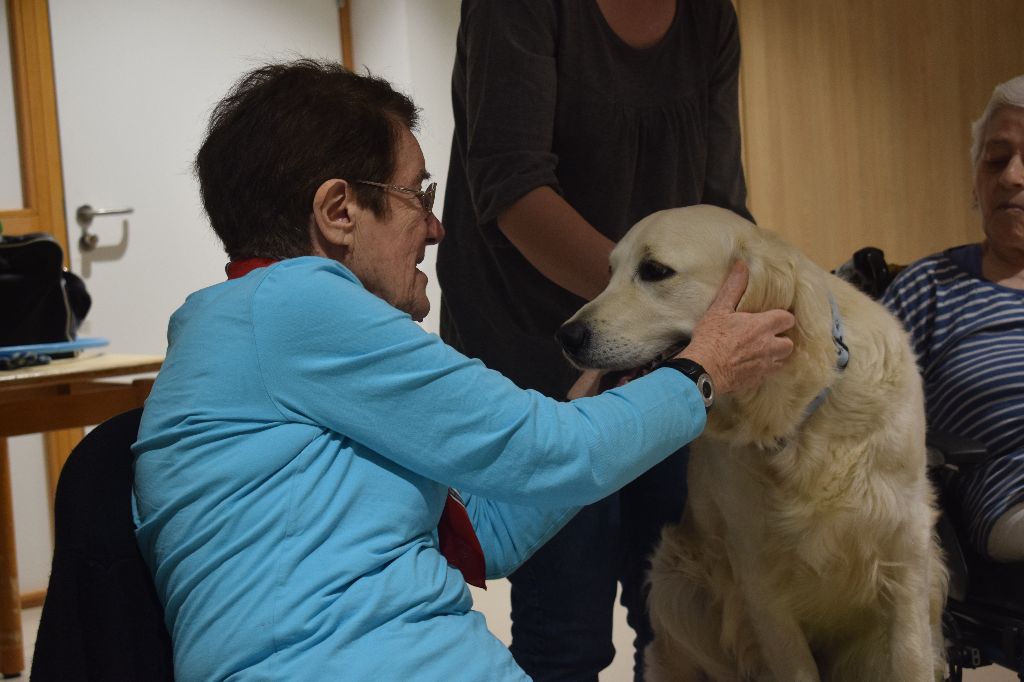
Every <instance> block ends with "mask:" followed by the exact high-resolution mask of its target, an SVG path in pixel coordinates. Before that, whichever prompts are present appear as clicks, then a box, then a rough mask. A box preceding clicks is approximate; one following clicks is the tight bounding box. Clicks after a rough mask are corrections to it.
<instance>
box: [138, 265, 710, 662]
mask: <svg viewBox="0 0 1024 682" xmlns="http://www.w3.org/2000/svg"><path fill="white" fill-rule="evenodd" d="M168 341H169V348H168V354H167V359H166V361H165V363H164V365H163V368H162V369H161V371H160V374H159V376H158V377H157V380H156V384H155V386H154V387H153V392H152V394H151V395H150V397H149V400H147V402H146V408H145V412H144V415H143V419H142V427H141V431H140V435H139V440H138V442H137V443H136V444H135V452H136V455H137V460H136V466H135V498H134V502H135V508H136V515H137V518H136V522H137V524H138V531H137V536H138V540H139V545H140V547H141V549H142V552H143V555H144V556H145V558H146V560H147V562H148V563H149V565H150V567H151V569H152V571H153V574H154V578H155V582H156V587H157V591H158V593H159V595H160V598H161V600H162V601H163V604H164V607H165V613H166V620H167V625H168V629H169V630H170V632H171V636H172V639H173V643H174V658H175V667H176V675H177V677H178V678H179V679H181V680H203V681H207V680H219V679H232V680H255V679H261V680H262V679H273V680H286V679H287V680H341V679H345V680H413V679H415V680H439V681H440V680H445V681H449V680H489V681H494V680H523V679H526V676H525V675H524V674H523V672H522V671H521V670H520V669H519V668H518V667H517V666H516V664H515V662H514V661H513V659H512V657H511V656H510V655H509V653H508V651H507V650H506V648H505V647H504V646H503V645H502V644H501V642H499V641H498V640H497V639H496V638H495V637H493V636H492V635H491V634H490V633H489V632H488V630H487V626H486V623H485V622H484V618H483V616H481V615H480V614H479V613H477V612H475V611H473V610H472V597H471V595H470V592H469V590H468V589H467V587H466V584H465V582H464V581H463V579H462V575H461V574H460V573H459V571H458V570H456V569H454V568H452V567H450V566H449V565H448V564H447V562H446V561H445V559H444V557H443V556H442V555H441V553H440V552H439V550H438V543H437V533H436V527H437V522H438V519H439V517H440V515H441V510H442V508H443V506H444V501H445V495H446V491H447V488H448V486H452V487H455V488H457V489H458V490H460V491H461V492H462V494H463V497H464V498H465V499H466V504H467V508H468V511H469V514H470V518H471V519H472V521H473V525H474V527H475V529H476V531H477V534H478V535H479V538H480V542H481V545H482V546H483V549H484V553H485V556H486V560H487V573H488V577H494V578H496V577H500V576H503V575H506V574H507V573H509V572H511V571H512V570H513V569H514V568H515V567H516V566H518V565H519V564H520V563H522V562H523V561H524V560H525V559H526V558H527V557H528V556H529V555H530V554H531V553H532V552H533V551H534V550H535V549H536V548H537V547H538V546H539V545H541V544H542V543H543V542H544V541H545V540H546V539H548V538H549V537H551V535H552V534H554V533H555V532H556V531H557V530H558V529H559V528H560V527H561V526H562V525H563V524H564V523H565V522H566V521H567V520H568V519H569V518H570V517H571V516H572V514H573V513H575V511H576V509H577V508H578V506H580V505H584V504H587V503H590V502H593V501H595V500H598V499H600V498H602V497H605V496H606V495H608V494H609V493H611V492H613V491H614V490H616V489H618V488H619V487H621V486H622V485H623V484H625V483H626V482H628V481H630V480H631V479H633V478H634V477H636V476H638V475H639V474H640V473H642V472H643V471H645V470H646V469H648V468H650V467H651V466H652V465H654V464H655V463H657V462H658V461H660V460H661V459H662V458H663V457H665V456H667V455H668V454H669V453H671V452H673V451H675V450H676V449H677V448H679V447H680V446H681V445H682V444H683V443H685V442H688V441H690V440H692V439H693V438H695V437H696V436H697V435H698V434H699V433H700V431H701V429H702V428H703V426H704V419H705V411H704V407H703V403H702V402H701V400H700V396H699V394H698V392H697V390H696V388H695V386H694V384H693V382H691V381H689V380H687V379H686V378H685V377H683V376H682V375H681V374H679V373H678V372H675V371H674V370H671V369H662V370H658V371H655V372H653V373H652V374H650V375H649V376H647V377H644V378H643V379H640V380H637V381H634V382H632V383H630V384H629V385H627V386H624V387H622V388H618V389H615V390H612V391H608V392H606V393H604V394H602V395H600V396H597V397H593V398H584V399H581V400H576V401H573V402H569V403H561V402H557V401H554V400H551V399H549V398H546V397H544V396H542V395H541V394H539V393H536V392H533V391H524V390H520V389H519V388H517V387H516V386H515V385H514V384H513V383H512V382H510V381H509V380H507V379H505V378H504V377H503V376H501V375H500V374H498V373H496V372H492V371H490V370H488V369H486V368H485V367H484V366H483V365H482V364H481V363H480V362H478V361H475V360H470V359H468V358H466V357H464V356H462V355H460V354H459V353H457V352H456V351H454V350H453V349H451V348H450V347H448V346H447V345H445V344H444V343H442V342H441V341H440V340H439V339H438V338H437V337H436V336H434V335H432V334H428V333H426V332H425V331H423V330H422V329H421V328H420V327H419V326H418V325H417V324H416V323H415V322H413V321H412V320H411V319H410V318H409V316H408V315H406V314H405V313H402V312H401V311H398V310H396V309H395V308H393V307H392V306H390V305H388V304H387V303H385V302H384V301H382V300H381V299H379V298H377V297H376V296H374V295H373V294H371V293H369V292H368V291H367V290H366V289H365V288H364V287H363V286H362V285H361V284H360V282H359V280H358V279H357V278H356V277H355V276H354V275H353V274H352V273H351V272H350V271H349V270H347V269H346V268H344V267H343V266H341V265H339V264H338V263H336V262H334V261H331V260H327V259H323V258H316V257H304V258H295V259H290V260H286V261H282V262H280V263H278V264H275V265H273V266H270V267H266V268H260V269H258V270H255V271H254V272H252V273H250V274H248V275H246V276H245V277H243V278H240V279H237V280H232V281H228V282H224V283H222V284H217V285H215V286H212V287H209V288H207V289H204V290H201V291H199V292H196V293H194V294H192V295H191V296H190V297H189V298H188V300H187V301H186V302H185V304H184V305H183V306H182V307H181V308H180V309H179V310H178V311H177V312H176V313H175V314H174V315H173V317H172V318H171V322H170V327H169V331H168Z"/></svg>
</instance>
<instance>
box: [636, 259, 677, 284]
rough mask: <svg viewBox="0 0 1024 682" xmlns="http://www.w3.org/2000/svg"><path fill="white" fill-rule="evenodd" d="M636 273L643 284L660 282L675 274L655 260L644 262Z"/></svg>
mask: <svg viewBox="0 0 1024 682" xmlns="http://www.w3.org/2000/svg"><path fill="white" fill-rule="evenodd" d="M636 272H637V275H639V276H640V279H641V280H643V281H644V282H660V281H661V280H663V279H668V278H669V277H671V276H672V275H674V274H676V271H675V270H673V269H672V268H670V267H668V266H667V265H662V264H661V263H659V262H658V261H655V260H645V261H644V262H643V263H641V264H640V267H639V268H637V271H636Z"/></svg>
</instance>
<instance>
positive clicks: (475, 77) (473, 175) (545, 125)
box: [460, 0, 558, 225]
mask: <svg viewBox="0 0 1024 682" xmlns="http://www.w3.org/2000/svg"><path fill="white" fill-rule="evenodd" d="M556 27H557V18H556V16H555V9H554V6H553V3H550V2H538V1H537V0H467V1H466V3H465V6H464V10H463V17H462V26H461V28H460V32H461V35H460V42H461V48H462V50H463V52H464V54H463V58H464V60H463V63H464V69H465V72H464V77H465V80H466V83H465V93H466V94H465V97H466V101H465V108H466V141H465V142H466V156H467V160H466V174H467V176H468V181H469V187H470V193H471V195H472V199H473V204H474V207H475V209H476V213H477V222H478V224H480V225H485V224H492V223H493V222H494V221H495V220H496V219H497V217H498V214H499V213H501V212H502V211H504V210H505V209H506V208H508V207H509V206H511V205H512V204H513V203H515V202H516V201H517V200H518V199H519V198H521V197H522V196H523V195H525V194H527V193H528V192H530V191H531V190H533V189H536V188H538V187H543V186H551V187H554V188H555V189H556V190H558V179H557V178H556V176H555V166H556V164H557V157H556V156H555V154H554V153H552V136H553V130H554V117H555V103H556V94H557V76H556V64H555V31H556Z"/></svg>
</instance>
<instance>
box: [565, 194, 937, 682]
mask: <svg viewBox="0 0 1024 682" xmlns="http://www.w3.org/2000/svg"><path fill="white" fill-rule="evenodd" d="M736 259H743V260H744V261H746V263H747V264H748V266H749V268H750V279H749V284H748V286H747V290H746V293H745V294H744V296H743V299H742V300H741V301H740V304H739V306H738V309H739V310H741V311H750V312H757V311H763V310H768V309H771V308H784V309H788V310H790V311H792V312H793V313H794V315H795V317H796V326H795V327H794V328H793V330H792V331H791V332H790V333H789V336H790V337H791V338H792V340H793V344H794V351H793V354H792V356H791V357H790V358H789V359H788V361H787V362H786V364H785V366H784V367H783V368H782V369H781V370H780V371H778V372H776V373H774V374H772V375H770V376H769V377H768V379H767V380H766V381H765V382H764V383H763V384H762V385H761V386H760V387H759V388H757V389H756V390H752V391H748V392H741V393H736V394H731V395H726V396H720V397H719V398H718V400H717V402H716V404H715V405H714V407H713V408H712V409H711V412H710V414H709V416H708V424H707V428H706V430H705V433H704V435H703V436H701V438H699V439H698V441H697V442H696V443H694V445H693V447H692V451H691V456H690V465H689V474H688V476H689V479H688V480H689V483H688V488H689V499H688V500H687V507H686V512H685V514H684V516H683V519H682V522H681V523H680V524H678V525H676V526H670V527H668V528H666V529H665V531H664V533H663V536H662V540H661V544H660V546H659V547H658V549H657V551H656V552H655V555H654V557H653V560H652V565H653V567H652V571H651V574H650V578H649V580H650V588H651V592H650V597H649V605H650V613H651V619H652V623H653V625H654V629H655V639H654V642H653V644H652V645H651V646H650V647H649V648H648V650H647V656H646V660H647V674H648V677H647V679H649V680H652V681H665V680H704V679H711V680H721V681H725V680H730V681H732V680H758V681H761V680H775V681H777V682H810V681H812V680H815V681H816V680H827V681H828V682H917V681H924V680H931V679H935V678H936V677H938V679H941V674H942V670H943V665H944V664H943V647H942V636H941V630H940V618H941V610H942V605H943V603H944V601H945V591H946V573H945V569H944V567H943V564H942V557H941V551H940V549H939V546H938V543H937V540H936V538H935V537H934V534H933V522H934V517H935V510H934V509H935V507H934V500H933V495H932V491H931V488H930V485H929V482H928V480H927V477H926V469H925V467H926V461H925V459H926V454H925V441H924V436H925V423H924V413H923V397H922V392H921V385H920V379H919V376H918V371H917V368H916V365H915V360H914V356H913V353H912V351H911V348H910V346H909V343H908V340H907V337H906V335H905V333H904V331H903V329H902V327H901V326H900V324H899V322H897V321H896V320H895V319H894V318H893V317H892V316H890V315H889V314H888V312H887V311H886V310H885V309H884V308H883V307H882V306H881V305H879V304H878V303H876V302H874V301H873V300H871V299H870V298H868V297H867V296H865V295H863V294H861V293H860V292H858V291H857V290H855V289H854V288H853V287H851V286H850V285H848V284H847V283H845V282H843V281H841V280H839V279H838V278H836V277H834V276H832V275H830V274H828V273H826V272H825V271H824V270H822V269H821V268H819V267H817V266H816V265H814V264H813V263H812V262H811V261H810V260H809V259H807V258H806V257H805V256H803V255H802V254H801V253H799V252H798V251H797V250H796V249H794V248H793V247H791V246H789V245H788V244H786V243H785V242H783V241H782V240H781V239H780V238H778V237H777V236H775V235H774V234H772V233H771V232H768V231H766V230H763V229H759V228H756V227H755V226H754V225H752V224H751V223H749V222H747V221H746V220H743V219H742V218H740V217H739V216H737V215H735V214H733V213H731V212H729V211H726V210H724V209H719V208H715V207H712V206H694V207H689V208H684V209H672V210H668V211H662V212H660V213H656V214H653V215H651V216H649V217H647V218H645V219H644V220H642V221H640V222H639V223H638V224H637V225H636V226H635V227H634V228H633V229H632V230H630V232H629V233H628V234H627V235H626V237H625V238H624V239H623V240H622V241H621V242H620V243H619V244H618V246H617V247H616V248H615V250H614V252H613V253H612V256H611V262H612V268H613V271H612V278H611V282H610V284H609V285H608V287H607V289H606V290H605V291H604V292H603V293H602V294H601V295H600V296H598V297H597V298H596V299H594V300H593V301H592V302H591V303H589V304H587V305H586V306H584V307H583V308H582V309H581V310H580V311H579V312H578V313H577V314H576V315H575V316H574V317H573V318H572V320H570V322H572V321H578V322H582V323H584V324H586V325H587V328H588V329H589V332H590V336H589V341H588V342H587V344H586V346H585V347H584V348H581V349H579V351H578V353H577V354H576V355H575V356H573V357H572V359H573V360H574V362H576V364H578V365H579V366H581V367H590V368H606V369H624V368H626V367H634V366H640V365H642V364H644V363H646V362H648V361H650V360H651V359H653V358H655V357H656V356H657V355H658V354H659V353H660V352H662V351H664V350H665V349H666V348H669V347H671V346H673V345H675V344H677V343H678V342H679V340H680V339H682V338H685V337H688V336H689V334H690V333H691V332H692V330H693V327H694V325H695V324H696V322H697V320H698V318H699V317H700V316H701V314H702V313H703V312H704V311H705V310H706V309H707V308H708V306H709V304H710V302H711V301H712V299H713V297H714V294H715V292H716V291H717V289H718V287H719V285H721V283H722V282H723V281H724V279H725V277H726V274H727V273H728V270H729V268H730V265H731V263H732V262H733V261H734V260H736ZM650 262H654V263H657V264H660V265H661V266H665V267H668V268H671V270H673V271H674V272H675V274H673V275H671V276H669V277H667V278H665V279H662V280H660V281H649V280H650V279H651V278H650V277H648V278H647V280H648V281H645V278H644V276H643V273H644V272H650V270H649V269H648V270H647V271H645V270H644V269H643V268H642V264H644V263H650ZM647 267H649V266H647ZM655 271H656V270H655ZM829 294H831V295H832V297H833V298H834V300H835V301H836V303H837V304H838V309H839V311H840V314H841V317H842V321H843V324H844V326H845V339H846V343H847V345H848V346H849V349H850V362H849V366H848V367H847V368H846V369H845V370H844V371H840V370H839V369H838V368H837V362H836V358H837V352H836V347H835V345H834V343H833V339H832V331H831V328H832V314H831V309H830V303H829ZM825 389H827V397H826V398H825V400H824V402H823V403H821V405H820V407H818V408H817V409H816V410H815V411H814V412H813V413H811V414H810V415H809V416H807V417H806V418H805V415H804V413H805V410H806V409H807V407H808V406H809V405H810V404H811V403H812V401H813V400H814V399H815V397H816V396H817V395H818V394H819V393H820V392H821V391H823V390H825Z"/></svg>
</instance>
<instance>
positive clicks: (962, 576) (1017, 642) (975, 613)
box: [834, 247, 1024, 682]
mask: <svg viewBox="0 0 1024 682" xmlns="http://www.w3.org/2000/svg"><path fill="white" fill-rule="evenodd" d="M901 269H902V268H901V267H900V266H896V265H891V264H887V263H886V262H885V255H884V253H883V252H882V251H881V250H879V249H876V248H873V247H867V248H864V249H860V250H859V251H857V252H856V253H855V254H854V255H853V258H852V259H851V260H849V261H847V262H846V263H844V264H843V265H841V266H839V267H838V268H837V269H836V270H835V271H834V274H835V275H837V276H838V277H840V278H842V279H845V280H847V281H848V282H850V283H851V284H853V285H854V286H856V287H857V288H859V289H860V290H861V291H863V292H865V293H866V294H868V295H869V296H872V297H873V298H880V297H881V296H882V294H883V293H884V292H885V288H886V287H887V286H888V285H889V283H890V282H891V281H892V279H893V278H894V277H895V276H896V275H897V274H898V273H899V271H900V270H901ZM927 443H928V474H929V477H930V478H931V480H932V482H933V484H934V485H935V490H936V492H937V494H938V501H939V509H940V517H939V520H938V522H937V525H936V530H937V532H938V534H939V537H940V540H941V544H942V548H943V551H944V553H945V558H946V566H947V568H948V570H949V596H948V598H947V600H946V608H945V610H944V612H943V617H942V627H943V633H944V635H945V640H946V658H947V661H948V676H947V677H946V680H947V681H948V682H961V681H962V680H963V671H964V669H968V668H980V667H983V666H987V665H992V664H997V665H1000V666H1002V667H1004V668H1008V669H1009V670H1011V671H1013V672H1015V673H1017V677H1018V679H1019V680H1021V682H1024V562H1021V563H1010V564H1005V563H996V562H993V561H989V560H987V559H986V558H985V557H983V556H981V555H979V554H978V553H976V552H975V551H974V550H973V549H972V548H971V546H970V543H969V542H968V541H967V539H966V538H967V533H966V526H965V523H964V519H963V515H962V512H961V510H960V507H959V504H958V502H957V498H956V495H955V494H954V493H953V491H954V489H955V487H956V483H957V479H958V477H959V476H961V475H962V472H965V471H967V470H969V468H970V467H972V466H976V465H978V464H980V463H981V462H983V461H984V460H985V459H986V457H987V456H988V454H987V452H986V451H985V448H984V446H982V445H980V444H979V443H977V442H975V441H971V440H968V439H965V438H960V437H957V436H955V435H953V434H947V433H936V432H929V433H928V434H927Z"/></svg>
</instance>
